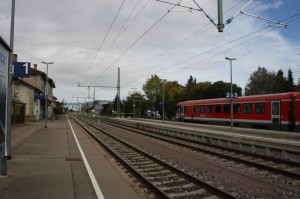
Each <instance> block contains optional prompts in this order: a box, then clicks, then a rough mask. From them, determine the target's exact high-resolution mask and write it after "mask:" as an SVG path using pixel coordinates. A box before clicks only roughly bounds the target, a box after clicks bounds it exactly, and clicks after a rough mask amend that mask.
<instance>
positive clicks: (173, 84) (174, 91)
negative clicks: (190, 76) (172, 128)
mask: <svg viewBox="0 0 300 199" xmlns="http://www.w3.org/2000/svg"><path fill="white" fill-rule="evenodd" d="M184 93H185V89H184V87H183V86H181V85H180V84H178V82H177V81H170V82H166V83H165V113H166V117H167V118H169V119H172V118H174V117H175V115H176V110H177V103H178V102H181V101H184V100H185V94H184Z"/></svg>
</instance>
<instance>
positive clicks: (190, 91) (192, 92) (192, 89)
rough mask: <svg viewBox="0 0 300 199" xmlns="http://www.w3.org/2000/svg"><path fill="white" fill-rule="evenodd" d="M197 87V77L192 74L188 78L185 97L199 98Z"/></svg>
mask: <svg viewBox="0 0 300 199" xmlns="http://www.w3.org/2000/svg"><path fill="white" fill-rule="evenodd" d="M196 87H197V81H196V78H193V76H192V75H190V78H189V79H188V81H187V83H186V85H185V97H186V99H187V100H196V99H197V92H196Z"/></svg>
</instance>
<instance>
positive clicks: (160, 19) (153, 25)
mask: <svg viewBox="0 0 300 199" xmlns="http://www.w3.org/2000/svg"><path fill="white" fill-rule="evenodd" d="M181 1H182V0H180V1H178V3H180V2H181ZM175 7H176V6H173V7H172V8H171V9H170V10H168V11H167V12H166V13H165V14H164V15H163V16H162V17H160V18H159V19H158V20H157V21H156V22H154V23H153V24H152V25H151V26H150V27H149V28H148V29H147V30H146V31H145V32H144V33H143V34H142V35H141V36H140V37H138V38H137V39H136V40H135V41H134V42H133V43H132V44H131V45H130V46H129V47H128V48H127V49H126V50H125V51H124V52H123V53H121V54H120V55H119V56H118V57H117V58H116V59H115V60H114V61H113V62H112V63H111V64H110V65H109V66H108V67H107V68H106V69H105V70H104V71H103V72H102V73H101V74H100V75H99V76H98V77H97V78H100V77H102V75H103V74H104V73H105V72H106V71H107V70H108V69H109V68H110V67H111V66H112V65H114V64H115V63H116V62H117V61H118V60H119V59H120V58H121V57H122V56H123V55H124V54H125V53H126V52H127V51H128V50H130V49H131V48H132V47H133V46H134V45H135V44H136V43H137V42H138V41H139V40H141V39H142V38H143V37H144V36H145V35H146V34H147V33H148V32H149V31H150V30H152V29H153V28H154V27H155V26H156V25H157V24H158V23H159V22H161V21H162V20H163V19H164V18H165V17H166V16H167V15H168V14H169V13H170V12H171V11H172V10H173V9H174V8H175Z"/></svg>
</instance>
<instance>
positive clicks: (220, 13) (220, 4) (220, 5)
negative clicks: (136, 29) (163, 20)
mask: <svg viewBox="0 0 300 199" xmlns="http://www.w3.org/2000/svg"><path fill="white" fill-rule="evenodd" d="M156 1H159V2H162V3H166V4H171V5H175V6H178V7H183V8H187V9H189V11H192V10H196V11H200V12H203V14H204V15H205V16H206V17H207V18H208V19H209V21H210V22H211V23H212V24H213V25H214V26H215V27H216V28H217V29H218V31H219V32H223V30H224V28H225V24H224V23H223V0H218V24H216V23H215V22H214V20H213V19H212V18H211V17H210V16H209V15H208V14H207V13H206V12H205V11H204V10H203V8H202V7H200V5H199V4H198V3H197V2H196V0H193V2H194V3H195V4H196V5H197V6H198V7H199V9H195V8H192V7H188V6H183V5H180V4H179V3H177V4H176V3H171V2H167V1H162V0H156ZM252 1H253V0H250V1H249V2H248V3H247V4H246V5H245V6H243V7H242V8H241V9H240V10H239V11H238V12H237V13H236V14H235V15H234V16H232V17H231V18H229V19H227V20H226V25H228V24H230V23H231V22H232V20H233V19H234V18H235V17H237V16H238V15H239V14H243V15H246V16H250V17H254V18H257V19H261V20H264V21H269V22H271V23H273V24H275V25H278V26H284V27H285V28H286V27H287V24H285V23H282V22H280V21H275V20H271V19H267V18H264V17H260V16H256V15H253V14H249V13H246V12H244V11H243V10H244V9H245V8H246V7H248V6H249V4H250V3H252Z"/></svg>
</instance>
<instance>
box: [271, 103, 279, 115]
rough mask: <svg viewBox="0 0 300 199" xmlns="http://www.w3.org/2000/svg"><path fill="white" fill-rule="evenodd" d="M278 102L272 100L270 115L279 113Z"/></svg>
mask: <svg viewBox="0 0 300 199" xmlns="http://www.w3.org/2000/svg"><path fill="white" fill-rule="evenodd" d="M279 113H280V110H279V102H272V115H279Z"/></svg>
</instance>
